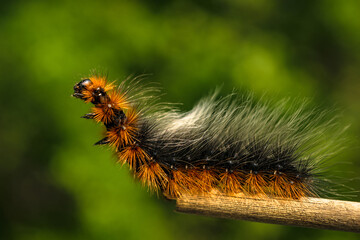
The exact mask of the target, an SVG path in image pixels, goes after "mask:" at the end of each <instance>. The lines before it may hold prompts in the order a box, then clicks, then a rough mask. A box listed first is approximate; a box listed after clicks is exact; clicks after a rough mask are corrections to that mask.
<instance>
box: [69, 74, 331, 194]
mask: <svg viewBox="0 0 360 240" xmlns="http://www.w3.org/2000/svg"><path fill="white" fill-rule="evenodd" d="M234 95H235V94H233V95H231V96H227V97H225V98H219V97H217V94H216V93H215V94H213V95H211V96H210V97H207V98H204V99H202V100H201V101H200V102H199V103H198V104H197V105H196V106H195V107H194V108H193V109H192V110H191V111H189V112H186V113H181V112H179V111H178V110H176V109H174V108H173V107H171V106H169V105H167V104H161V103H158V101H157V100H158V99H157V97H156V89H154V88H151V87H143V86H141V84H140V81H139V80H138V79H136V78H135V79H133V80H125V81H123V82H122V83H121V84H120V86H118V87H115V84H114V83H109V82H108V81H107V79H106V77H103V76H100V75H93V76H91V77H89V78H86V79H83V80H81V81H80V82H79V83H77V84H76V85H75V86H74V94H73V96H74V97H76V98H79V99H82V100H84V101H85V102H87V103H92V104H93V105H94V107H93V108H92V111H91V113H88V114H86V115H84V116H83V118H86V119H94V120H95V121H97V122H101V123H103V124H104V125H105V127H106V136H105V137H104V138H103V139H102V140H100V141H98V142H97V143H96V145H100V144H108V145H109V146H111V147H112V148H113V149H114V150H115V151H116V154H117V156H118V161H119V162H120V163H122V164H126V165H128V166H129V168H130V170H131V171H132V172H133V173H134V176H135V177H136V178H138V179H139V180H140V182H142V183H143V184H144V185H146V186H147V187H148V188H149V189H151V190H152V191H161V192H163V194H164V195H165V196H166V197H168V198H177V197H179V196H181V195H182V194H185V193H186V194H209V193H211V192H212V191H213V190H217V191H220V192H223V193H226V194H230V195H232V194H238V193H242V194H248V195H256V196H270V197H281V198H292V199H299V198H301V197H304V196H316V195H318V194H319V186H320V184H321V183H322V181H321V178H320V174H321V173H320V171H319V169H320V166H321V164H322V162H323V160H324V159H326V158H328V157H329V156H330V155H331V154H332V153H331V152H330V153H329V144H328V143H329V141H331V139H327V141H326V142H324V135H323V134H324V133H325V128H328V127H330V126H332V125H333V122H332V120H329V121H328V122H326V123H320V122H321V121H322V120H323V117H324V114H323V113H321V112H317V111H305V110H304V106H300V107H299V108H298V109H297V110H292V108H291V107H289V102H287V101H283V102H280V103H278V105H277V107H275V108H271V107H269V106H268V104H261V103H255V102H254V101H253V100H252V98H251V97H245V98H239V97H236V96H234ZM336 138H337V135H336V134H334V136H333V138H332V139H333V140H336Z"/></svg>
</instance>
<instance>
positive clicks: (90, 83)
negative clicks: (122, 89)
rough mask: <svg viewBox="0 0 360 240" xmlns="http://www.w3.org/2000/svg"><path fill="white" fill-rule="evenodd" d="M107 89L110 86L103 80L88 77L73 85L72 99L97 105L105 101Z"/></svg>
mask: <svg viewBox="0 0 360 240" xmlns="http://www.w3.org/2000/svg"><path fill="white" fill-rule="evenodd" d="M109 88H111V86H109V84H107V83H106V80H105V79H103V78H99V77H90V78H87V79H83V80H81V81H80V82H79V83H77V84H75V86H74V94H73V97H76V98H80V99H82V100H84V101H85V102H91V103H93V104H99V103H103V102H105V101H106V100H107V98H108V96H107V94H106V91H107V90H108V89H109Z"/></svg>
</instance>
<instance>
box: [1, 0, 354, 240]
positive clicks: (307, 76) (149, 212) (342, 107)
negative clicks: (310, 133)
mask: <svg viewBox="0 0 360 240" xmlns="http://www.w3.org/2000/svg"><path fill="white" fill-rule="evenodd" d="M359 12H360V2H359V1H357V0H347V1H343V0H323V1H321V0H320V1H311V0H302V1H288V0H283V1H275V0H259V1H252V0H245V1H235V0H193V1H190V0H166V1H165V0H132V1H130V0H128V1H106V0H105V1H97V2H96V1H46V0H39V1H36V0H35V1H6V2H1V7H0V32H1V37H0V83H1V84H0V109H1V110H0V126H1V128H0V129H1V131H0V136H1V138H0V151H1V152H0V153H1V154H0V158H1V160H0V178H1V179H0V187H1V195H0V239H39V240H40V239H157V240H160V239H197V240H201V239H305V238H306V239H326V240H331V239H347V240H351V239H360V238H359V235H356V234H352V233H343V232H334V231H325V230H315V229H302V228H296V227H288V226H278V225H268V224H260V223H250V222H244V221H232V220H222V219H214V218H206V217H200V216H191V215H184V214H178V213H175V212H174V211H173V210H174V202H171V201H166V200H164V199H162V198H157V197H156V196H154V195H151V194H149V193H148V192H147V191H146V190H145V189H143V188H142V187H141V186H140V184H138V183H136V182H135V181H133V179H132V177H131V175H130V174H129V172H128V170H127V169H126V168H121V167H120V166H119V165H116V164H115V159H114V157H113V155H112V153H111V152H110V150H109V149H107V148H106V147H94V146H93V143H94V142H96V141H97V140H99V139H100V137H101V134H102V131H103V128H102V127H101V126H99V125H96V124H95V123H93V122H92V121H86V120H84V119H80V118H79V117H80V116H81V115H82V114H84V113H86V112H87V110H88V108H89V106H88V105H85V104H83V103H82V102H81V101H79V100H75V99H73V98H71V97H70V94H71V93H72V87H73V85H74V84H75V83H76V82H78V81H79V79H80V78H81V77H85V76H87V75H88V74H89V73H90V70H91V69H94V68H95V69H99V70H101V71H103V72H106V73H108V76H109V78H110V79H119V80H121V79H124V78H126V77H127V76H129V75H131V74H134V75H139V74H150V75H149V76H148V77H147V78H146V79H145V80H144V81H148V82H158V83H159V84H160V85H161V86H162V88H163V91H164V93H166V94H165V95H164V96H163V100H164V101H169V102H180V103H183V105H181V106H180V108H181V109H182V110H184V111H185V110H189V109H190V108H191V106H192V105H193V104H194V103H195V102H196V101H198V100H199V99H200V98H201V97H203V96H205V95H206V94H207V93H208V92H209V91H211V90H212V89H214V88H215V87H216V86H222V93H223V94H226V93H229V92H230V91H231V90H232V89H234V88H235V89H237V91H238V92H239V93H240V94H241V92H247V91H251V92H253V93H254V95H255V97H261V96H263V95H264V94H266V96H267V97H268V98H272V99H281V98H284V97H285V98H286V97H294V98H298V97H300V98H302V97H305V98H310V99H311V100H310V103H311V104H313V105H314V106H320V108H322V109H326V110H330V111H334V115H335V114H338V115H340V119H339V124H340V125H344V126H345V125H350V128H349V130H348V131H347V133H346V138H347V140H348V141H347V142H346V144H345V147H346V149H345V150H344V151H342V152H341V154H339V155H338V156H337V157H335V158H333V159H331V160H330V161H333V162H334V163H335V166H336V171H338V172H339V174H340V175H342V177H343V178H344V179H345V180H351V181H349V186H351V187H353V188H354V189H355V190H358V189H360V184H359V182H356V181H352V180H356V178H357V177H358V175H359V173H360V159H359V156H360V149H359V148H358V146H359V136H360V121H359V120H360V20H359ZM334 109H337V110H334ZM352 200H356V201H360V199H359V197H356V196H355V197H354V198H353V199H352Z"/></svg>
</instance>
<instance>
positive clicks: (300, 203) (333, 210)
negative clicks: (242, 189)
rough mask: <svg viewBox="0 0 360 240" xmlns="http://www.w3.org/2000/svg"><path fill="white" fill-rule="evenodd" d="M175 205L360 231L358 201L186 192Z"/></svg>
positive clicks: (189, 210)
mask: <svg viewBox="0 0 360 240" xmlns="http://www.w3.org/2000/svg"><path fill="white" fill-rule="evenodd" d="M176 205H177V211H178V212H183V213H191V214H197V215H205V216H211V217H220V218H230V219H238V220H249V221H256V222H264V223H275V224H284V225H294V226H301V227H310V228H322V229H331V230H342V231H349V232H360V203H358V202H349V201H339V200H329V199H322V198H305V199H301V200H290V199H289V200H288V199H272V198H255V197H253V198H251V197H231V196H224V195H214V196H212V195H211V196H190V195H185V196H182V197H180V198H178V199H177V200H176Z"/></svg>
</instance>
